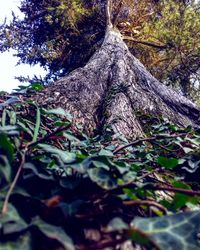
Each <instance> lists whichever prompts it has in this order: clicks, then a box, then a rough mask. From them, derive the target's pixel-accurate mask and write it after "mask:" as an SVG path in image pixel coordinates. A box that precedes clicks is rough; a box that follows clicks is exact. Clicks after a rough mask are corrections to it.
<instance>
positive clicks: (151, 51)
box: [0, 0, 200, 95]
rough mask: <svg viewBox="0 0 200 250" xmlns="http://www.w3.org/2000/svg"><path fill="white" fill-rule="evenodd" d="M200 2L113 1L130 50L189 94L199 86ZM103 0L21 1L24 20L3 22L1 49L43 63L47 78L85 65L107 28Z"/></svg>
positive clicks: (172, 0) (169, 81) (146, 64)
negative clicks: (11, 50)
mask: <svg viewBox="0 0 200 250" xmlns="http://www.w3.org/2000/svg"><path fill="white" fill-rule="evenodd" d="M199 5H200V3H199V2H197V1H194V0H192V1H191V0H190V1H184V0H181V1H175V0H170V1H166V0H159V1H155V0H141V1H136V0H135V1H130V0H123V1H119V0H117V1H115V3H114V4H113V16H112V20H113V22H114V23H115V24H116V26H117V28H118V29H119V30H120V31H121V33H122V34H123V35H124V39H125V40H126V42H127V44H128V46H129V48H130V49H131V51H132V53H133V54H134V55H136V57H137V58H139V59H140V60H141V61H142V62H143V63H144V65H145V66H146V67H147V68H148V69H149V70H150V71H151V73H152V74H153V75H154V76H156V77H157V78H158V79H159V80H162V81H164V82H165V83H166V84H171V85H173V86H175V87H180V88H181V90H182V92H183V93H184V94H185V95H190V94H194V93H195V88H196V89H198V86H199V84H198V80H199V65H200V63H199V58H200V48H199V40H200V37H199V36H200V6H199ZM104 8H105V1H104V0H70V1H69V0H67V1H65V0H62V1H58V0H53V1H48V0H45V1H35V0H31V1H28V0H23V1H22V2H21V6H20V10H21V11H22V13H23V14H24V18H23V19H22V20H21V19H19V18H18V17H16V16H15V15H13V20H12V22H11V23H10V24H7V23H5V24H4V25H2V26H1V29H0V30H1V34H0V35H1V38H2V39H1V43H0V50H1V51H5V50H8V49H9V48H14V49H16V51H17V52H16V55H17V56H18V57H19V61H20V62H22V63H28V64H37V63H39V64H40V65H42V66H43V67H45V68H47V69H49V71H50V74H49V77H52V76H62V75H65V74H66V73H68V72H70V71H71V70H73V69H74V68H76V67H78V66H83V65H84V64H85V63H86V62H87V61H88V59H89V58H90V56H91V55H92V53H93V52H94V51H95V49H97V48H98V47H99V46H100V45H101V43H102V41H103V36H104V32H105V25H106V23H105V11H104Z"/></svg>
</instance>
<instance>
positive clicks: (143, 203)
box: [123, 200, 167, 214]
mask: <svg viewBox="0 0 200 250" xmlns="http://www.w3.org/2000/svg"><path fill="white" fill-rule="evenodd" d="M123 204H124V205H125V206H149V207H156V208H158V209H159V210H160V211H162V212H163V213H164V214H167V209H166V208H165V207H163V206H162V205H160V204H158V203H157V202H155V201H149V200H135V201H123Z"/></svg>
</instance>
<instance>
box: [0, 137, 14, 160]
mask: <svg viewBox="0 0 200 250" xmlns="http://www.w3.org/2000/svg"><path fill="white" fill-rule="evenodd" d="M0 150H3V153H4V154H5V155H6V156H7V157H8V159H9V161H10V162H12V161H13V159H14V146H13V144H12V143H11V141H10V139H9V138H8V137H7V135H5V134H1V133H0Z"/></svg>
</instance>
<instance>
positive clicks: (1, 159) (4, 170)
mask: <svg viewBox="0 0 200 250" xmlns="http://www.w3.org/2000/svg"><path fill="white" fill-rule="evenodd" d="M0 176H3V177H4V178H5V180H6V181H7V182H8V183H9V182H11V166H10V163H9V161H8V159H7V157H6V156H4V155H0Z"/></svg>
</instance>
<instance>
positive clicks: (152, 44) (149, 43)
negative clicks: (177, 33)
mask: <svg viewBox="0 0 200 250" xmlns="http://www.w3.org/2000/svg"><path fill="white" fill-rule="evenodd" d="M123 39H124V40H128V41H131V42H134V43H138V44H143V45H146V46H150V47H153V48H156V49H167V48H168V47H169V45H166V44H163V45H161V44H155V43H151V42H147V41H141V40H137V39H134V38H132V37H130V36H123Z"/></svg>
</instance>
